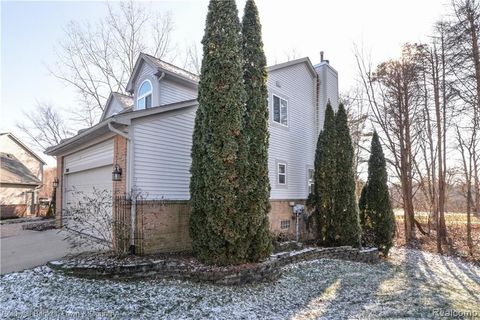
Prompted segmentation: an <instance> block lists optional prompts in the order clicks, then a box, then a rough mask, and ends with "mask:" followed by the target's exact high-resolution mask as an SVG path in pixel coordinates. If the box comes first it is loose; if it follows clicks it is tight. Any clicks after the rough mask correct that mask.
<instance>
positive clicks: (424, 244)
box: [395, 209, 480, 265]
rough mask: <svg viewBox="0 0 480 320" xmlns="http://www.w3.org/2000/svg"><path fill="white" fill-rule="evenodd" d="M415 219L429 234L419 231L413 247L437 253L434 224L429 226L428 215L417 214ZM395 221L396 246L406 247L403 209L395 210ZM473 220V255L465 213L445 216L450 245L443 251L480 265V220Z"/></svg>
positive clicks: (475, 217) (423, 213)
mask: <svg viewBox="0 0 480 320" xmlns="http://www.w3.org/2000/svg"><path fill="white" fill-rule="evenodd" d="M415 218H416V219H417V221H419V222H420V224H421V225H422V228H423V229H424V230H425V231H427V232H428V233H429V234H427V235H422V234H421V233H420V232H419V231H418V229H417V230H416V235H417V240H416V241H414V243H413V244H412V245H411V247H413V248H415V249H420V250H425V251H429V252H437V243H436V231H435V230H434V229H433V226H434V223H433V222H431V225H430V226H429V223H428V213H425V212H416V213H415ZM395 219H396V223H397V234H396V237H395V245H397V246H400V247H401V246H405V236H404V224H403V223H404V220H403V210H402V209H396V210H395ZM471 219H472V220H471V222H472V240H473V248H474V249H473V255H470V254H469V252H468V247H467V215H466V214H465V213H447V214H446V215H445V222H446V225H447V239H448V244H445V245H443V249H444V253H445V254H448V255H452V256H457V257H461V258H462V259H464V260H467V261H471V262H474V263H476V264H479V265H480V218H478V216H475V215H472V217H471Z"/></svg>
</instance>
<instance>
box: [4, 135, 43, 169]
mask: <svg viewBox="0 0 480 320" xmlns="http://www.w3.org/2000/svg"><path fill="white" fill-rule="evenodd" d="M0 136H7V137H9V138H10V139H12V140H13V141H14V142H16V143H17V144H18V145H19V146H20V147H22V148H23V149H24V150H25V151H27V152H28V153H30V154H31V155H32V156H33V157H34V158H36V159H37V160H38V161H40V162H41V163H43V164H44V165H46V164H47V163H46V162H45V161H43V159H42V158H40V157H39V156H38V155H37V154H36V153H35V152H33V151H32V149H30V148H29V147H27V146H26V145H25V144H24V143H23V142H22V141H20V139H18V138H17V137H15V136H14V135H13V134H12V133H10V132H2V133H0Z"/></svg>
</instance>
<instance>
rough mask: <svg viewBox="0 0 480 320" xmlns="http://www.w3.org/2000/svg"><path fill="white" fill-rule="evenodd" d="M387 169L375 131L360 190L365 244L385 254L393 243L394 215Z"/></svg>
mask: <svg viewBox="0 0 480 320" xmlns="http://www.w3.org/2000/svg"><path fill="white" fill-rule="evenodd" d="M387 178H388V176H387V169H386V162H385V157H384V155H383V150H382V145H381V144H380V140H379V138H378V134H377V132H376V131H375V132H374V133H373V138H372V147H371V153H370V159H369V160H368V182H367V185H366V186H365V187H364V190H362V195H363V197H362V198H364V199H363V200H362V202H363V203H364V205H363V210H364V212H363V214H362V215H363V216H364V217H365V218H364V219H365V222H363V224H364V225H365V228H366V230H367V231H368V233H369V234H371V235H372V237H371V238H370V237H368V238H367V239H366V242H369V243H367V244H369V245H374V246H376V247H377V248H378V249H379V250H380V251H381V252H382V253H383V254H384V255H385V256H387V255H388V251H389V250H390V248H391V247H392V245H393V237H394V235H395V216H394V214H393V210H392V206H391V203H390V196H389V193H388V185H387Z"/></svg>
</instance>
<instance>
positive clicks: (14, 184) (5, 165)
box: [0, 133, 46, 219]
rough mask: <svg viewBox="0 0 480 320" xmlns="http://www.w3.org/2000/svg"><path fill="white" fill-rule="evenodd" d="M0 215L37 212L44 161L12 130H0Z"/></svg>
mask: <svg viewBox="0 0 480 320" xmlns="http://www.w3.org/2000/svg"><path fill="white" fill-rule="evenodd" d="M0 146H1V148H0V150H1V152H0V157H1V159H0V162H1V164H0V167H1V169H0V170H1V171H0V196H1V209H0V210H1V218H2V219H5V218H15V217H20V216H29V215H35V214H37V213H38V211H37V210H38V206H37V205H38V190H39V188H40V187H41V186H42V181H43V167H44V165H45V164H46V163H45V162H44V161H43V160H42V159H41V158H40V157H39V156H38V155H37V154H35V152H33V151H32V150H31V149H30V148H28V147H27V146H26V145H25V144H24V143H22V142H21V141H20V140H19V139H18V138H17V137H15V136H14V135H13V134H11V133H0Z"/></svg>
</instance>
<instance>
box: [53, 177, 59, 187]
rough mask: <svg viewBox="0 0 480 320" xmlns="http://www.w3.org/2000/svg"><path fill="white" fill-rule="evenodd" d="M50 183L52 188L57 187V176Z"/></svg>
mask: <svg viewBox="0 0 480 320" xmlns="http://www.w3.org/2000/svg"><path fill="white" fill-rule="evenodd" d="M52 185H53V188H54V189H57V187H58V178H55V179H53V183H52Z"/></svg>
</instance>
